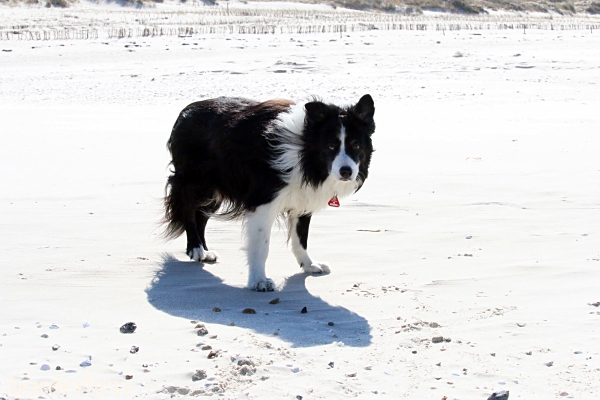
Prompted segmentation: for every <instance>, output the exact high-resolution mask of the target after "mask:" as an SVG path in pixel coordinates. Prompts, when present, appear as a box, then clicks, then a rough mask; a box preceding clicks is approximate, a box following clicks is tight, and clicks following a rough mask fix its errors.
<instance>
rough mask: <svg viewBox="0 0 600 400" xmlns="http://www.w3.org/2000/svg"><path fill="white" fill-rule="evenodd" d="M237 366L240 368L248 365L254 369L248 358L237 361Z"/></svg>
mask: <svg viewBox="0 0 600 400" xmlns="http://www.w3.org/2000/svg"><path fill="white" fill-rule="evenodd" d="M237 365H239V366H240V367H241V366H242V365H250V366H252V367H254V363H253V362H252V360H250V359H248V358H240V359H237Z"/></svg>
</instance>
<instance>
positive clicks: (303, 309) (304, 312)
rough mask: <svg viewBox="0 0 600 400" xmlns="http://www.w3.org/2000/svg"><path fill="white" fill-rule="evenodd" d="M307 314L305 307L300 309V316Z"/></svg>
mask: <svg viewBox="0 0 600 400" xmlns="http://www.w3.org/2000/svg"><path fill="white" fill-rule="evenodd" d="M307 312H308V309H307V308H306V307H302V311H300V314H306V313H307Z"/></svg>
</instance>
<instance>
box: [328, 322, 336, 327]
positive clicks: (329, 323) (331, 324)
mask: <svg viewBox="0 0 600 400" xmlns="http://www.w3.org/2000/svg"><path fill="white" fill-rule="evenodd" d="M327 325H328V326H334V325H335V324H334V323H333V322H328V323H327Z"/></svg>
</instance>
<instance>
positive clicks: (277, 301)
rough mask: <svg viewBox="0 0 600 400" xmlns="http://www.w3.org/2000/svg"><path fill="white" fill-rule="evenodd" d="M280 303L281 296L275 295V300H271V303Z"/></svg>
mask: <svg viewBox="0 0 600 400" xmlns="http://www.w3.org/2000/svg"><path fill="white" fill-rule="evenodd" d="M278 303H279V297H275V298H274V299H273V300H271V301H270V302H269V304H278Z"/></svg>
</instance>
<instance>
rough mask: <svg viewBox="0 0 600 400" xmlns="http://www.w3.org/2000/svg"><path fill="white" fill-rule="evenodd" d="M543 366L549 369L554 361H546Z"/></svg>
mask: <svg viewBox="0 0 600 400" xmlns="http://www.w3.org/2000/svg"><path fill="white" fill-rule="evenodd" d="M545 365H546V367H551V366H553V365H554V361H548V362H547V363H546V364H545Z"/></svg>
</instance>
